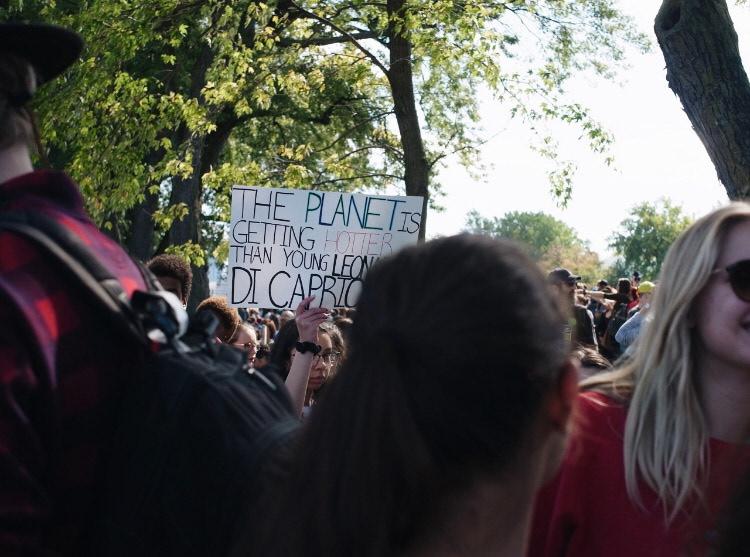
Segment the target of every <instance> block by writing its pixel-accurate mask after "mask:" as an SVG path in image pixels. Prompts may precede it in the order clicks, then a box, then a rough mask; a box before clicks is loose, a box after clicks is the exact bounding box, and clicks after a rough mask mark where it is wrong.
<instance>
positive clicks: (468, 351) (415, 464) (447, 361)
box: [245, 235, 570, 557]
mask: <svg viewBox="0 0 750 557" xmlns="http://www.w3.org/2000/svg"><path fill="white" fill-rule="evenodd" d="M466 307H475V308H482V311H481V312H478V313H476V314H474V313H472V314H469V312H466V310H465V308H466ZM565 323H566V319H565V314H564V311H563V310H562V308H561V307H560V305H559V304H558V303H557V302H556V300H555V299H554V298H553V297H552V295H551V293H550V292H549V289H548V288H547V287H546V285H545V279H544V277H543V276H542V274H541V272H540V270H539V269H538V268H537V266H536V265H535V264H534V263H533V262H532V261H531V260H530V259H529V258H528V257H527V256H526V255H525V254H524V253H523V252H522V250H521V249H520V248H518V247H517V246H516V245H514V244H510V243H506V242H503V241H498V240H493V239H490V238H486V237H480V236H472V235H460V236H454V237H449V238H442V239H439V240H434V241H431V242H428V243H426V244H423V245H419V246H416V247H411V248H407V249H404V250H402V251H400V252H398V253H397V254H395V255H393V256H391V257H389V258H386V259H384V260H382V261H380V262H378V263H377V264H375V265H374V266H373V268H372V269H371V270H370V272H369V273H368V275H367V278H366V279H365V282H364V285H363V289H362V295H361V297H360V300H359V303H358V305H357V318H356V319H355V320H354V325H353V327H352V330H351V336H350V344H349V347H348V348H349V352H348V355H347V359H346V361H345V362H344V364H343V367H342V368H341V369H340V370H339V373H338V375H337V377H336V378H334V379H333V380H332V381H331V382H330V383H329V384H328V386H327V391H326V394H325V396H324V397H322V398H321V400H320V402H319V403H318V405H316V409H315V412H313V413H312V416H311V418H310V421H309V422H308V424H307V429H306V431H305V432H304V433H303V436H302V438H301V440H300V444H299V446H298V448H297V451H296V452H295V458H294V460H293V461H292V462H291V465H290V470H291V471H290V473H289V475H288V477H287V478H286V479H285V480H284V481H283V482H282V486H281V488H280V492H279V493H275V494H274V495H275V496H274V500H273V501H271V502H269V504H268V505H267V506H266V508H265V509H264V513H263V514H264V520H265V519H267V520H268V522H263V520H261V524H260V525H259V533H258V535H257V536H255V537H254V543H253V548H252V550H253V551H256V552H257V553H253V554H258V555H281V556H303V555H304V556H310V557H323V556H326V557H332V556H333V557H344V556H347V557H348V556H351V555H357V556H359V557H369V556H372V557H375V556H383V555H398V554H402V552H404V551H405V550H406V549H408V548H409V547H410V546H412V545H413V544H414V543H415V541H416V540H419V539H420V538H421V536H422V535H424V534H425V532H428V531H430V528H431V527H433V525H434V521H435V518H436V514H435V513H437V512H439V511H438V509H440V508H441V506H444V505H445V504H447V502H448V501H450V500H451V497H452V496H454V495H456V494H460V493H462V492H463V491H464V490H465V489H467V488H468V486H469V485H471V484H472V483H473V482H475V481H476V480H477V479H478V478H494V479H496V478H498V477H500V476H501V475H502V474H503V473H506V472H507V471H508V469H509V468H512V467H513V466H516V465H519V466H520V465H522V463H517V462H516V457H517V456H518V455H519V454H520V452H521V451H520V449H521V447H522V446H523V444H524V442H525V441H526V439H527V436H528V435H529V434H530V433H529V430H530V425H531V423H532V421H533V420H534V419H535V418H536V417H537V416H538V412H539V410H540V408H541V404H542V400H543V398H544V396H545V394H547V393H548V392H549V391H550V390H551V389H553V388H555V387H556V385H557V384H558V382H559V380H560V374H561V369H563V367H564V362H565V360H566V358H567V356H568V353H569V348H570V347H569V344H568V342H566V340H565V335H564V333H563V331H564V327H565ZM281 523H283V524H285V528H284V533H283V535H280V534H278V524H281ZM255 540H259V541H258V542H257V543H256V542H255ZM245 549H246V551H247V554H250V553H251V550H250V547H249V546H247V547H246V548H245Z"/></svg>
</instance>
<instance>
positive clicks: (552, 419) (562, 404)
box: [546, 358, 579, 433]
mask: <svg viewBox="0 0 750 557" xmlns="http://www.w3.org/2000/svg"><path fill="white" fill-rule="evenodd" d="M578 367H579V364H578V363H577V360H574V359H573V358H568V359H567V360H565V363H564V364H563V366H562V369H561V371H560V377H559V378H558V380H557V385H556V387H555V388H554V389H553V390H552V391H551V392H550V394H549V398H548V400H547V404H546V413H547V419H548V423H549V424H550V426H551V427H552V429H555V430H557V431H559V432H560V433H567V432H568V426H569V424H570V421H571V420H570V418H571V415H572V414H573V408H574V406H575V400H576V397H577V396H578V379H579V373H578Z"/></svg>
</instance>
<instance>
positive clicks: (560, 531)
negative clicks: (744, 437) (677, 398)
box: [528, 393, 750, 557]
mask: <svg viewBox="0 0 750 557" xmlns="http://www.w3.org/2000/svg"><path fill="white" fill-rule="evenodd" d="M578 413H579V420H578V424H577V428H578V429H577V431H576V432H575V434H574V436H573V439H572V440H571V444H570V446H569V448H568V453H567V455H566V457H565V460H564V461H563V464H562V467H561V469H560V471H559V473H558V474H557V477H556V478H555V479H554V480H553V481H552V482H551V483H550V484H549V485H548V486H546V487H545V488H543V489H542V490H541V491H540V493H539V496H538V498H537V504H536V508H535V513H534V520H533V523H532V531H531V539H530V542H529V552H528V555H529V557H553V556H554V557H561V556H567V557H599V556H601V557H636V556H637V557H651V556H653V557H683V556H687V555H706V554H707V551H708V550H709V548H710V547H711V546H712V545H713V542H714V541H715V539H716V532H715V531H714V528H715V519H716V516H717V515H718V514H719V513H720V512H721V510H722V507H723V505H724V504H725V502H726V497H727V495H728V493H729V490H730V488H731V484H732V482H733V481H734V480H739V479H741V477H742V473H743V470H746V469H747V465H748V464H749V463H750V451H748V449H747V447H744V446H743V447H739V446H736V445H732V444H729V443H724V442H722V441H718V440H715V439H711V440H710V441H709V453H710V458H711V468H710V471H709V480H708V484H707V485H708V488H707V499H708V510H705V509H704V508H703V507H698V506H697V505H696V506H695V508H694V509H693V512H692V514H691V516H690V517H688V516H687V515H682V516H680V517H678V518H676V519H675V521H674V522H673V523H672V524H671V525H669V526H668V525H667V523H666V521H665V518H664V512H663V509H662V506H661V504H660V503H659V501H658V499H657V496H656V494H655V493H654V492H653V491H651V490H650V489H648V488H647V487H645V486H644V487H643V488H642V490H641V493H642V500H643V503H644V505H645V508H646V510H645V511H644V510H640V509H639V508H637V507H636V506H635V505H634V504H633V503H632V502H631V501H630V499H629V497H628V494H627V491H626V488H625V468H624V464H623V441H622V440H623V432H624V429H625V408H623V406H622V405H620V404H618V403H616V402H614V401H613V400H612V399H610V398H608V397H606V396H604V395H601V394H598V393H585V394H583V395H581V396H580V397H579V402H578Z"/></svg>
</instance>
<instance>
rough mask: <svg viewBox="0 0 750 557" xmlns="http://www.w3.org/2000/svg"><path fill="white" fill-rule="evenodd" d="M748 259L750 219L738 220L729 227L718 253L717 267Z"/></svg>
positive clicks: (749, 252) (749, 253)
mask: <svg viewBox="0 0 750 557" xmlns="http://www.w3.org/2000/svg"><path fill="white" fill-rule="evenodd" d="M742 259H750V220H743V221H742V222H738V223H737V224H735V225H734V226H732V227H731V228H730V229H729V232H728V234H727V235H726V236H725V238H724V242H723V244H722V246H721V251H720V253H719V261H718V263H719V265H718V266H719V267H724V266H726V265H730V264H732V263H734V262H736V261H740V260H742Z"/></svg>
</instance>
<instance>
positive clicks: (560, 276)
mask: <svg viewBox="0 0 750 557" xmlns="http://www.w3.org/2000/svg"><path fill="white" fill-rule="evenodd" d="M547 280H548V281H549V282H550V283H552V284H555V283H559V282H564V283H566V284H575V283H576V282H578V281H579V280H581V277H579V276H577V275H574V274H573V273H571V272H570V271H568V270H567V269H562V268H557V269H555V270H553V271H551V272H550V274H549V275H547Z"/></svg>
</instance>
